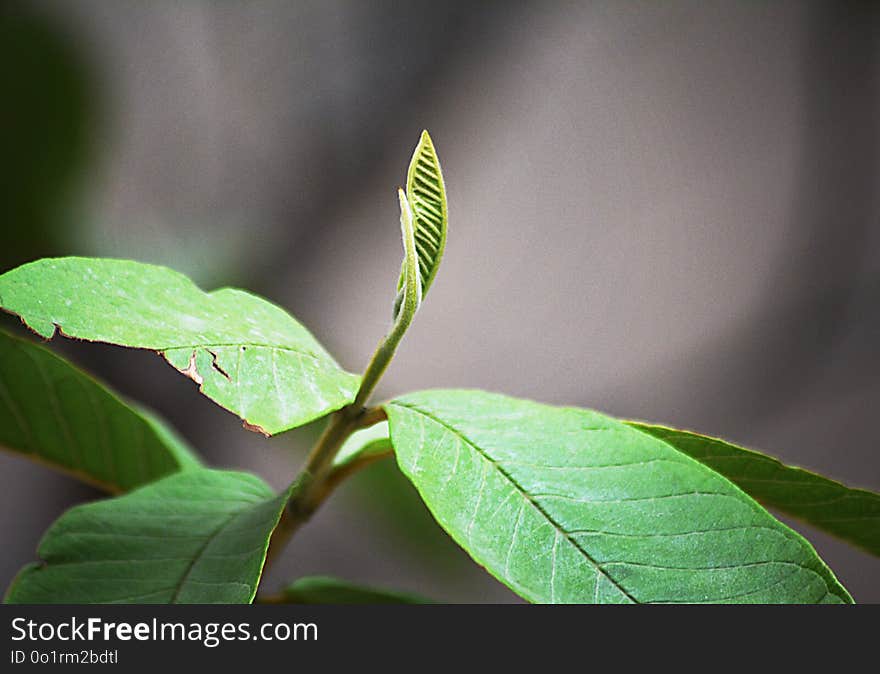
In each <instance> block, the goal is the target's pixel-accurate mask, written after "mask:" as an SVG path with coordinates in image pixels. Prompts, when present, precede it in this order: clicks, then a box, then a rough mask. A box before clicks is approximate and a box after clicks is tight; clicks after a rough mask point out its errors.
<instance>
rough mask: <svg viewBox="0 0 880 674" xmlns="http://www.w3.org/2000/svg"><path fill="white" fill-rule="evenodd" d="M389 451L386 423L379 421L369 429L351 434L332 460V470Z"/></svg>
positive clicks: (389, 444)
mask: <svg viewBox="0 0 880 674" xmlns="http://www.w3.org/2000/svg"><path fill="white" fill-rule="evenodd" d="M390 451H391V439H390V438H389V437H388V422H387V421H381V422H379V423H378V424H374V425H373V426H370V427H369V428H364V429H362V430H360V431H356V432H354V433H352V434H351V435H350V436H349V437H348V439H347V440H346V441H345V442H344V443H343V445H342V447H340V448H339V452H337V454H336V456H335V457H334V458H333V466H334V468H341V467H344V466H348V465H350V464H351V463H352V462H353V461H357V460H358V459H365V458H367V457H370V456H381V455H383V454H387V453H388V452H390Z"/></svg>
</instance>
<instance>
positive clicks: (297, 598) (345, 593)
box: [265, 576, 434, 604]
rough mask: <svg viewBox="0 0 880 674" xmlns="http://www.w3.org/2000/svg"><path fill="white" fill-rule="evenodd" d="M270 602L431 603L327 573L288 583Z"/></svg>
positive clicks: (409, 595)
mask: <svg viewBox="0 0 880 674" xmlns="http://www.w3.org/2000/svg"><path fill="white" fill-rule="evenodd" d="M265 601H266V602H268V603H273V604H432V603H434V602H432V601H430V600H428V599H425V598H424V597H420V596H419V595H416V594H411V593H408V592H396V591H393V590H385V589H382V588H376V587H369V586H367V585H358V584H356V583H351V582H349V581H347V580H341V579H339V578H331V577H329V576H307V577H304V578H300V579H298V580H296V581H294V582H293V583H291V584H290V585H288V586H287V587H286V588H285V589H284V591H283V592H282V593H281V595H280V596H277V597H269V598H267V599H266V600H265Z"/></svg>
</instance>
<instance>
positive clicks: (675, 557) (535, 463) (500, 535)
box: [386, 391, 852, 603]
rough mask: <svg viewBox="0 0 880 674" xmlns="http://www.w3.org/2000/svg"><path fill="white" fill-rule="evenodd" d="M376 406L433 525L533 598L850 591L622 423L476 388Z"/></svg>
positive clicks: (722, 486)
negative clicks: (383, 407) (382, 408)
mask: <svg viewBox="0 0 880 674" xmlns="http://www.w3.org/2000/svg"><path fill="white" fill-rule="evenodd" d="M386 411H387V413H388V420H389V426H390V429H391V440H392V442H393V444H394V448H395V453H396V454H397V459H398V463H399V464H400V467H401V469H402V470H403V472H404V473H405V474H406V475H407V476H408V477H409V478H410V479H411V480H412V482H413V483H414V484H415V486H416V488H417V489H418V490H419V492H420V493H421V495H422V498H423V499H424V500H425V502H426V503H427V505H428V507H429V508H430V509H431V511H432V513H433V514H434V516H435V517H436V518H437V520H438V522H439V523H440V524H441V526H443V527H444V528H445V529H446V531H447V532H448V533H449V534H450V535H451V536H452V537H453V538H454V539H455V540H456V541H457V542H458V543H459V544H460V545H461V546H462V547H463V548H465V550H467V551H468V552H469V553H470V555H471V556H472V557H473V558H474V559H475V560H476V561H477V562H478V563H480V564H482V565H483V566H485V567H486V568H487V569H488V570H489V571H490V572H491V573H492V574H493V575H495V576H496V577H497V578H498V579H499V580H501V581H502V582H504V583H506V584H507V585H508V586H510V587H511V588H512V589H513V590H514V591H515V592H517V593H519V594H521V595H522V596H523V597H525V598H526V599H529V600H530V601H535V602H594V603H627V602H639V603H652V602H696V603H702V602H761V603H776V602H822V603H841V602H851V601H852V599H851V598H850V596H849V594H848V593H847V592H846V590H845V589H844V588H843V587H842V586H841V585H840V583H838V582H837V580H836V579H835V577H834V575H833V574H832V572H831V571H830V569H828V567H827V566H825V564H824V563H823V562H822V561H821V560H820V559H819V557H818V556H817V555H816V553H815V552H814V550H813V549H812V547H811V546H810V544H809V543H807V541H805V540H804V539H803V538H802V537H801V536H800V535H799V534H797V533H795V532H794V531H792V530H791V529H789V528H788V527H786V526H785V525H783V524H782V523H780V522H779V521H777V520H776V519H774V518H773V517H772V516H771V515H770V513H768V512H767V511H766V510H764V509H763V508H762V507H761V506H759V505H758V504H757V503H756V502H755V501H753V500H752V499H751V498H749V497H748V496H747V495H746V494H744V493H743V492H742V491H740V490H739V488H737V487H736V486H735V485H733V484H732V483H731V482H729V481H728V480H726V479H725V478H723V477H721V476H720V475H718V474H717V473H715V472H714V471H712V470H710V469H709V468H707V467H706V466H704V465H703V464H701V463H699V462H697V461H695V460H694V459H692V458H690V457H688V456H686V455H684V454H682V453H681V452H678V451H677V450H675V449H673V448H672V447H671V446H670V445H668V444H666V443H665V442H662V441H660V440H658V439H656V438H654V437H651V436H650V435H647V434H645V433H642V432H640V431H637V430H635V429H633V428H630V427H629V426H627V425H625V424H623V423H622V422H619V421H616V420H614V419H611V418H609V417H606V416H603V415H601V414H598V413H596V412H592V411H589V410H582V409H576V408H559V407H551V406H548V405H541V404H538V403H534V402H529V401H523V400H516V399H513V398H508V397H506V396H501V395H496V394H489V393H483V392H479V391H427V392H422V393H416V394H412V395H408V396H405V397H403V398H400V399H397V400H394V401H392V402H391V403H389V404H387V405H386Z"/></svg>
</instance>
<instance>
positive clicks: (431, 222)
mask: <svg viewBox="0 0 880 674" xmlns="http://www.w3.org/2000/svg"><path fill="white" fill-rule="evenodd" d="M406 197H407V200H408V201H409V204H410V206H411V207H412V212H413V221H414V224H415V246H416V249H417V250H418V259H419V279H420V280H421V286H422V297H424V296H425V294H426V293H427V292H428V288H430V287H431V283H433V281H434V277H435V276H436V275H437V269H438V268H439V267H440V260H441V259H442V258H443V250H444V249H445V248H446V226H447V222H448V219H449V215H448V210H447V206H446V187H445V185H444V184H443V172H442V171H441V169H440V161H439V160H438V159H437V152H436V150H434V143H432V142H431V136H429V135H428V132H427V131H422V137H421V138H420V139H419V144H418V145H417V146H416V149H415V152H413V156H412V159H411V160H410V163H409V171H408V172H407V176H406ZM402 284H403V278H402V276H401V286H402Z"/></svg>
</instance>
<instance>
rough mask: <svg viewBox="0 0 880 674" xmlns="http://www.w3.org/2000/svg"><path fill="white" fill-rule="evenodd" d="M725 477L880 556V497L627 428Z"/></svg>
mask: <svg viewBox="0 0 880 674" xmlns="http://www.w3.org/2000/svg"><path fill="white" fill-rule="evenodd" d="M628 423H629V424H630V426H632V427H633V428H637V429H639V430H641V431H644V432H646V433H650V434H651V435H653V436H655V437H657V438H660V439H661V440H663V441H664V442H666V443H668V444H670V445H672V446H673V447H675V448H676V449H677V450H679V451H681V452H684V453H685V454H687V455H688V456H692V457H693V458H695V459H696V460H697V461H699V462H700V463H704V464H706V465H707V466H709V467H710V468H711V469H712V470H714V471H716V472H718V473H721V474H722V475H724V477H726V478H727V479H729V480H730V481H731V482H734V483H735V484H736V485H737V486H739V488H740V489H742V490H743V491H744V492H746V493H747V494H749V495H751V496H752V497H753V498H755V499H757V500H758V501H760V502H761V503H763V504H764V505H765V506H767V507H768V508H775V509H776V510H778V511H780V512H782V513H785V514H786V515H791V516H792V517H795V518H797V519H799V520H802V521H804V522H806V523H808V524H811V525H813V526H814V527H816V528H817V529H822V530H823V531H826V532H828V533H829V534H832V535H834V536H837V537H839V538H841V539H843V540H844V541H847V542H848V543H852V544H853V545H856V546H858V547H860V548H862V549H864V550H866V551H867V552H870V553H871V554H873V555H878V556H880V494H875V493H874V492H870V491H867V490H865V489H853V488H851V487H847V486H846V485H843V484H841V483H840V482H835V481H834V480H830V479H828V478H827V477H822V476H821V475H817V474H816V473H811V472H810V471H807V470H804V469H803V468H796V467H793V466H786V465H785V464H783V463H782V462H780V461H779V460H778V459H774V458H773V457H771V456H767V455H766V454H760V453H759V452H755V451H752V450H749V449H743V448H742V447H737V446H736V445H732V444H730V443H729V442H725V441H724V440H719V439H718V438H710V437H707V436H705V435H698V434H697V433H691V432H688V431H680V430H676V429H674V428H666V427H664V426H656V425H652V424H643V423H638V422H628Z"/></svg>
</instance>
